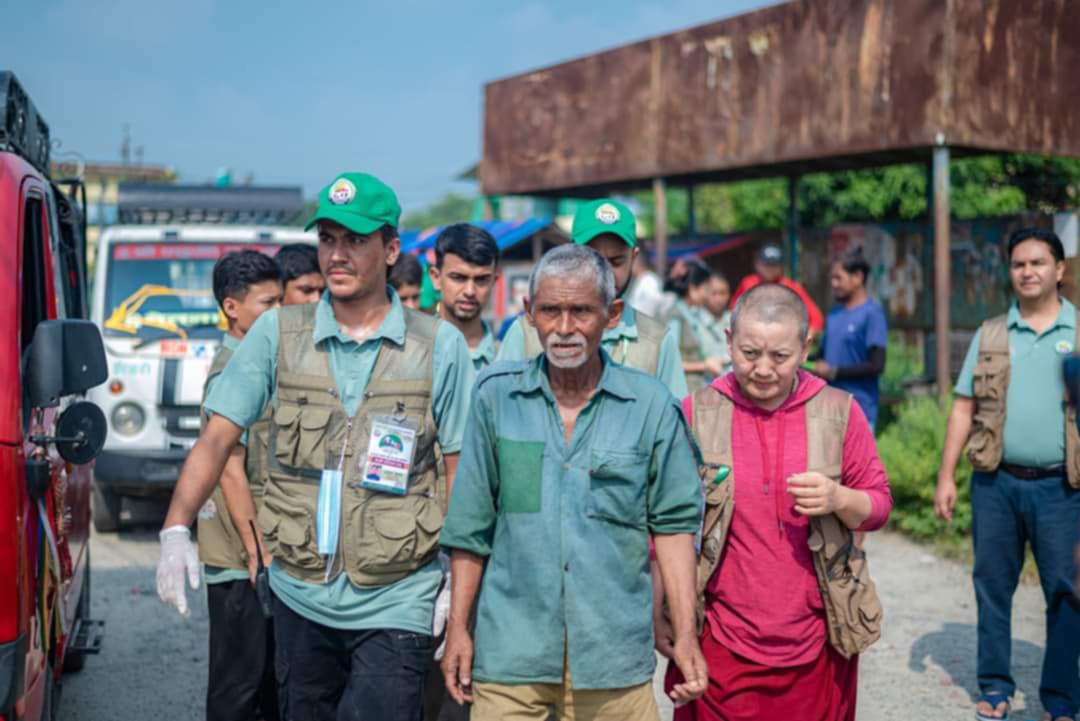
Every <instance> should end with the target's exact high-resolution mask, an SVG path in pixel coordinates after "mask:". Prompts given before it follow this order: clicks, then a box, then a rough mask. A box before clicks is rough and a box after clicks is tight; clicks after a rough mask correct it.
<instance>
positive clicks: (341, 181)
mask: <svg viewBox="0 0 1080 721" xmlns="http://www.w3.org/2000/svg"><path fill="white" fill-rule="evenodd" d="M355 197H356V186H355V185H353V184H352V181H351V180H349V179H348V178H338V179H337V180H335V181H334V184H333V185H331V186H330V202H331V203H333V204H334V205H348V204H349V203H351V202H352V200H353V198H355Z"/></svg>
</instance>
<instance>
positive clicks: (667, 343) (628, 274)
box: [496, 198, 688, 399]
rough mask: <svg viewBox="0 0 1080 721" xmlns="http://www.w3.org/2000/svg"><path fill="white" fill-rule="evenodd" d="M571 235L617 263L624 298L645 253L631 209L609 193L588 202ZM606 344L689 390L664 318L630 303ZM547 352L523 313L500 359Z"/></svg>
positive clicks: (629, 362)
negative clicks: (610, 196) (646, 312)
mask: <svg viewBox="0 0 1080 721" xmlns="http://www.w3.org/2000/svg"><path fill="white" fill-rule="evenodd" d="M570 238H571V240H572V241H573V242H574V243H575V244H577V245H588V246H589V247H590V248H592V249H593V250H595V251H596V252H598V253H599V254H600V255H602V256H603V257H604V259H605V260H606V261H607V262H608V263H609V264H610V265H611V270H612V271H613V272H614V274H615V286H616V290H617V292H618V296H619V297H620V298H622V297H623V296H624V295H625V294H626V290H627V288H629V287H630V282H631V280H632V279H633V269H634V260H635V259H636V258H637V257H638V255H639V254H640V253H641V249H640V248H638V245H637V233H636V222H635V220H634V214H633V213H631V212H630V209H629V208H627V207H626V206H625V205H623V204H622V203H619V202H617V201H615V200H611V199H609V198H601V199H600V200H593V201H591V202H588V203H583V204H582V205H580V206H578V209H577V212H576V213H574V223H573V226H572V228H571V230H570ZM602 346H603V349H604V350H605V351H606V352H607V354H608V355H609V356H610V357H611V359H612V360H613V361H615V362H616V363H621V364H623V365H626V366H629V367H631V368H636V369H637V370H640V371H644V372H645V373H648V374H649V375H652V376H655V377H656V378H657V379H658V380H660V381H661V382H662V383H663V384H664V385H666V386H667V388H668V390H669V391H671V394H672V395H673V396H675V397H676V398H680V399H681V398H683V397H685V396H686V395H688V391H687V388H686V376H685V374H684V373H683V368H682V360H681V358H682V357H681V356H680V355H679V340H678V338H677V337H676V335H675V333H673V332H672V331H671V330H669V329H668V328H667V327H666V326H665V325H664V324H663V323H661V322H660V321H658V320H656V319H654V318H651V317H649V316H647V315H645V314H644V313H641V312H639V311H635V310H634V308H632V307H631V306H630V305H629V304H626V305H625V306H624V308H623V313H622V318H621V319H620V320H619V323H618V325H616V326H615V327H614V328H609V329H607V330H605V331H604V336H603V340H602ZM542 352H543V347H542V346H541V345H540V338H539V336H538V335H537V333H536V329H535V328H534V327H533V326H532V325H530V323H529V321H528V320H527V319H526V316H521V317H520V318H518V319H517V320H516V321H515V322H514V324H513V325H512V326H510V329H509V330H507V331H506V336H505V337H504V338H503V340H502V345H501V346H500V347H499V354H498V356H497V357H496V360H525V359H529V358H534V357H536V356H537V355H539V354H540V353H542Z"/></svg>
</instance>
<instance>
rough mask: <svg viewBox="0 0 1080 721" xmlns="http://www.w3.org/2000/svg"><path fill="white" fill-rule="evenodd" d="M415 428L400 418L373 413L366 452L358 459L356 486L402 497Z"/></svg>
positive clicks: (411, 458)
mask: <svg viewBox="0 0 1080 721" xmlns="http://www.w3.org/2000/svg"><path fill="white" fill-rule="evenodd" d="M418 430H419V429H418V428H417V426H416V425H414V424H413V423H411V422H409V421H408V420H406V419H404V418H398V417H394V416H375V417H374V418H372V419H371V436H370V437H369V438H368V449H367V455H366V456H364V457H362V458H361V459H360V463H361V464H362V465H361V468H360V472H361V476H360V486H361V487H362V488H366V489H368V490H369V491H381V492H383V493H393V494H394V495H398V496H404V495H405V493H406V491H408V489H409V470H410V469H411V468H412V464H413V454H414V453H415V452H416V436H417V433H418Z"/></svg>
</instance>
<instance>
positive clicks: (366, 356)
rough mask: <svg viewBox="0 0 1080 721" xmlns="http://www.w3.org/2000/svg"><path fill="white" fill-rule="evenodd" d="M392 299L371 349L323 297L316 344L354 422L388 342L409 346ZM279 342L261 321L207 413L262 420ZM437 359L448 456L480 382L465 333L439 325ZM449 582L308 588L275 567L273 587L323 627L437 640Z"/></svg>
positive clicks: (439, 417)
mask: <svg viewBox="0 0 1080 721" xmlns="http://www.w3.org/2000/svg"><path fill="white" fill-rule="evenodd" d="M387 294H388V296H389V298H390V301H391V305H390V311H389V312H388V313H387V314H386V318H385V319H383V322H382V324H381V325H380V326H379V328H378V330H377V331H376V332H375V333H374V334H373V335H372V336H371V337H370V338H368V339H367V340H365V341H364V342H363V343H357V342H356V341H355V340H354V339H352V338H351V337H349V336H348V335H347V334H346V333H345V332H344V331H343V330H342V329H341V326H340V324H338V322H337V319H336V318H335V317H334V309H333V306H332V305H331V303H330V296H329V293H324V294H323V297H322V298H321V299H320V300H319V306H318V308H317V309H316V311H315V331H314V333H313V336H312V342H313V343H316V344H319V343H323V344H325V347H326V348H327V349H328V350H329V359H330V371H331V373H332V374H333V376H334V384H335V385H336V386H337V390H338V393H339V395H340V397H341V403H342V405H343V406H344V408H345V412H346V413H348V414H349V415H355V414H356V412H357V411H358V410H359V408H360V401H361V400H362V399H363V394H364V390H365V389H366V388H367V384H368V381H369V380H370V379H371V373H372V370H374V368H375V361H376V359H377V358H378V355H379V348H380V347H381V346H382V341H383V339H384V338H385V339H386V340H388V341H390V342H392V343H396V344H398V345H400V344H402V343H404V342H405V310H404V308H403V307H402V305H401V301H400V300H398V297H397V294H396V293H394V291H393V290H392V289H390V288H387ZM278 341H279V332H278V313H277V311H276V310H269V311H267V312H266V313H263V314H262V315H261V316H259V319H258V320H256V321H255V323H254V325H252V326H251V330H249V331H248V333H247V335H246V336H244V340H243V341H242V342H241V343H240V345H239V347H238V348H237V349H236V352H235V353H233V357H232V359H231V360H230V361H229V365H228V366H227V367H226V368H225V371H224V372H223V373H222V374H221V375H220V376H219V379H221V381H222V382H221V383H217V384H215V385H214V387H213V389H211V392H210V393H209V394H208V396H207V398H206V403H205V405H206V408H207V410H208V411H209V412H211V413H217V414H220V415H222V416H224V417H226V418H228V419H229V420H230V421H232V422H233V423H235V424H236V425H238V426H240V427H241V428H247V427H248V426H250V425H251V424H252V423H254V422H255V421H256V420H258V418H259V416H261V415H262V409H263V408H265V407H266V403H267V402H268V401H270V400H271V399H272V397H273V395H274V390H275V388H276V386H277V355H278ZM433 355H434V360H433V366H432V372H433V377H432V402H431V406H432V412H433V415H434V417H435V423H436V425H437V426H438V428H439V444H440V446H441V447H442V450H443V452H444V453H457V452H459V451H460V449H461V441H462V436H463V435H464V431H465V421H466V419H467V417H468V408H469V395H470V391H471V388H472V385H473V381H474V379H475V373H474V372H473V365H472V361H471V360H470V358H469V348H468V346H467V345H466V344H465V338H464V337H463V336H462V335H461V333H460V332H458V330H457V328H455V327H454V326H452V325H451V324H449V323H439V329H438V331H437V332H436V335H435V349H434V354H433ZM441 580H442V571H441V569H440V568H439V565H438V562H433V563H432V564H429V565H428V566H426V567H424V568H422V569H420V570H419V571H417V572H416V573H414V574H412V575H410V576H407V577H405V578H404V579H402V580H400V581H398V582H397V583H393V584H390V585H389V586H382V587H378V588H359V587H356V586H353V585H352V584H351V583H350V582H349V579H348V577H347V576H346V575H345V574H340V575H339V576H338V577H337V578H335V579H333V580H332V581H330V583H327V584H318V583H304V582H303V581H298V580H296V579H295V578H293V577H292V576H290V575H288V574H287V573H285V572H284V571H282V570H281V569H280V568H278V566H277V564H272V565H271V566H270V585H271V587H272V588H273V589H274V592H275V593H276V594H277V596H278V597H279V598H280V599H281V600H282V602H284V603H285V605H287V606H288V607H289V608H291V609H292V610H293V611H295V612H296V613H298V614H300V615H301V616H304V617H305V618H307V619H309V620H312V621H315V622H316V623H320V624H322V625H324V626H330V627H332V628H344V629H376V628H382V629H387V628H394V629H402V630H406V631H413V632H415V633H428V634H430V633H431V619H432V613H433V611H434V605H435V595H436V594H437V593H438V590H439V584H440V582H441Z"/></svg>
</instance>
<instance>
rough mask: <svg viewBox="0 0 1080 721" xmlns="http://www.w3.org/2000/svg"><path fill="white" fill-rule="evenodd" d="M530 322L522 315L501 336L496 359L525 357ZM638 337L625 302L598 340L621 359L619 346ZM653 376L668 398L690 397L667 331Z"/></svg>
mask: <svg viewBox="0 0 1080 721" xmlns="http://www.w3.org/2000/svg"><path fill="white" fill-rule="evenodd" d="M528 322H529V321H528V320H527V319H526V318H525V316H521V317H519V318H518V319H517V320H516V321H514V323H513V325H511V326H510V329H509V330H507V331H506V335H504V336H503V339H502V343H501V344H500V345H499V353H498V355H497V356H496V357H495V360H500V361H519V360H527V359H526V358H525V324H526V323H528ZM637 338H638V329H637V311H636V310H634V309H633V307H632V306H631V305H630V304H629V303H626V304H625V305H624V306H623V313H622V318H620V319H619V324H618V325H617V326H615V327H614V328H608V329H607V330H605V331H604V336H603V338H602V339H601V347H602V348H603V349H604V350H605V351H606V352H607V354H608V355H613V356H615V357H616V358H619V357H622V354H621V353H619V352H618V348H619V344H620V343H623V342H625V343H633V342H635V341H636V340H637ZM656 377H657V378H658V379H659V380H660V382H661V383H663V384H664V385H666V386H667V387H668V390H669V391H671V395H673V396H675V397H676V398H679V399H682V398H685V397H686V396H687V395H689V394H690V391H689V390H687V387H686V374H685V373H683V367H682V357H681V356H680V355H679V336H678V334H677V333H672V331H671V329H670V328H668V331H667V333H665V334H664V339H663V340H662V341H661V342H660V355H659V357H658V358H657V359H656Z"/></svg>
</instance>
